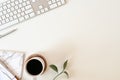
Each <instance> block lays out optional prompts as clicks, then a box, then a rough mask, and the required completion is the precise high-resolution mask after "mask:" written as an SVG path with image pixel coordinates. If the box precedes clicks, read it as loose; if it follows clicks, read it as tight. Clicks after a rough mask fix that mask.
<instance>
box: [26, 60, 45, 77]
mask: <svg viewBox="0 0 120 80" xmlns="http://www.w3.org/2000/svg"><path fill="white" fill-rule="evenodd" d="M26 69H27V71H28V73H29V74H31V75H38V74H40V73H41V72H42V70H43V65H42V63H41V62H40V61H39V60H37V59H32V60H30V61H29V62H28V63H27V65H26Z"/></svg>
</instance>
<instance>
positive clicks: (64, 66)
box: [63, 60, 68, 70]
mask: <svg viewBox="0 0 120 80" xmlns="http://www.w3.org/2000/svg"><path fill="white" fill-rule="evenodd" d="M67 63H68V60H66V61H65V62H64V64H63V69H64V70H65V69H66V67H67Z"/></svg>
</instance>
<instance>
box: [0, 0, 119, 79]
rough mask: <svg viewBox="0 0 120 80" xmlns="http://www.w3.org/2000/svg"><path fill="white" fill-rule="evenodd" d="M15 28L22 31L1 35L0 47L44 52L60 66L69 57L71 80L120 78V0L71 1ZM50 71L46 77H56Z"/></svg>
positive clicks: (30, 52)
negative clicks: (2, 36)
mask: <svg viewBox="0 0 120 80" xmlns="http://www.w3.org/2000/svg"><path fill="white" fill-rule="evenodd" d="M14 27H18V31H16V32H14V33H12V34H10V35H8V36H6V37H4V38H1V39H0V49H7V50H19V51H25V52H26V53H27V55H28V54H32V53H34V52H39V51H41V52H43V56H45V57H46V59H47V61H48V64H51V63H54V64H57V65H59V66H61V65H62V63H63V62H64V60H66V59H69V66H68V67H67V70H68V71H69V73H70V78H69V80H120V0H67V4H66V5H64V6H62V7H60V8H57V9H54V10H52V11H50V12H47V13H45V14H43V15H41V16H38V17H36V18H33V19H31V20H28V21H26V22H23V23H21V24H18V25H16V26H14ZM59 68H61V67H59ZM50 72H53V71H52V70H50V69H49V68H48V69H47V71H46V73H45V74H44V76H47V77H48V78H46V80H50V78H52V77H54V76H55V73H54V72H53V73H50ZM48 73H49V74H48ZM63 76H64V75H63ZM63 76H62V77H63ZM25 77H26V80H28V79H27V77H28V76H25ZM63 78H64V79H59V80H65V79H66V77H63ZM44 80H45V79H44ZM66 80H67V79H66Z"/></svg>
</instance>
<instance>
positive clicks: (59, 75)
mask: <svg viewBox="0 0 120 80" xmlns="http://www.w3.org/2000/svg"><path fill="white" fill-rule="evenodd" d="M63 72H64V70H63V71H62V72H60V73H59V74H58V75H56V76H55V77H54V79H53V80H55V79H56V78H57V77H59V76H60V75H61V74H62V73H63Z"/></svg>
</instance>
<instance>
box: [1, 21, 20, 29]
mask: <svg viewBox="0 0 120 80" xmlns="http://www.w3.org/2000/svg"><path fill="white" fill-rule="evenodd" d="M16 23H18V20H17V19H16V20H13V21H11V22H8V23H6V24H4V25H1V26H0V30H2V29H5V28H7V27H9V26H11V25H13V24H16Z"/></svg>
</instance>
